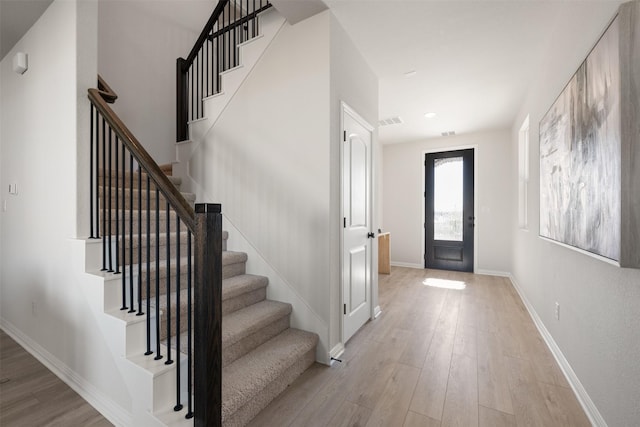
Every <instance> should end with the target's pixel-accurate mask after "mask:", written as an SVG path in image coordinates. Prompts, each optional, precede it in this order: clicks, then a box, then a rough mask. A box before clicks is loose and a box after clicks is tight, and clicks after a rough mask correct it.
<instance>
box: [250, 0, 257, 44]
mask: <svg viewBox="0 0 640 427" xmlns="http://www.w3.org/2000/svg"><path fill="white" fill-rule="evenodd" d="M255 11H256V0H253V12H255ZM251 26H252V27H253V35H252V37H255V36H256V18H255V17H254V18H253V19H252V20H251Z"/></svg>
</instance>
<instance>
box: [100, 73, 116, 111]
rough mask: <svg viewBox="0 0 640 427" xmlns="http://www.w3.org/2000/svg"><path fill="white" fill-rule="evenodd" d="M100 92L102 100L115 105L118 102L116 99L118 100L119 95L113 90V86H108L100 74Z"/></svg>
mask: <svg viewBox="0 0 640 427" xmlns="http://www.w3.org/2000/svg"><path fill="white" fill-rule="evenodd" d="M98 90H99V91H100V95H101V96H102V99H104V100H105V101H106V102H107V103H109V104H113V103H114V102H116V99H118V95H117V94H116V93H115V91H114V90H113V89H111V86H109V85H108V84H107V82H106V81H105V80H104V79H103V78H102V76H101V75H100V74H98Z"/></svg>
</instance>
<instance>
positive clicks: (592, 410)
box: [509, 275, 607, 427]
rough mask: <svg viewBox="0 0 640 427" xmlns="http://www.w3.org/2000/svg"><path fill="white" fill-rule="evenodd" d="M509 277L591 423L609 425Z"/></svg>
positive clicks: (518, 287) (605, 426)
mask: <svg viewBox="0 0 640 427" xmlns="http://www.w3.org/2000/svg"><path fill="white" fill-rule="evenodd" d="M509 279H510V280H511V283H512V284H513V287H514V288H515V290H516V291H517V292H518V295H520V299H521V300H522V302H523V303H524V305H525V307H526V308H527V311H528V312H529V315H530V316H531V319H533V323H534V324H535V325H536V327H537V328H538V331H539V332H540V335H542V338H543V339H544V341H545V342H546V343H547V347H549V350H550V351H551V354H553V357H554V358H555V359H556V362H558V365H560V369H561V370H562V372H563V373H564V376H565V378H566V379H567V382H568V383H569V385H570V386H571V388H572V389H573V392H574V393H575V394H576V397H577V398H578V401H579V402H580V405H582V409H584V412H585V413H586V415H587V417H588V418H589V421H591V424H592V425H594V426H595V427H607V423H606V421H605V420H604V418H602V415H601V414H600V411H598V408H597V407H596V405H595V404H594V403H593V400H591V397H589V394H588V393H587V390H585V388H584V386H583V385H582V383H581V382H580V380H579V379H578V376H577V375H576V373H575V372H574V371H573V368H571V365H570V364H569V361H568V360H567V359H566V358H565V357H564V354H562V351H561V350H560V347H558V344H556V342H555V340H554V339H553V337H552V336H551V334H550V333H549V331H548V330H547V328H546V327H545V326H544V323H542V319H540V316H538V313H537V312H536V310H535V309H534V308H533V306H532V305H531V304H530V303H529V300H528V299H527V297H526V296H525V294H524V292H522V289H521V288H520V286H519V285H518V282H517V280H516V279H515V277H513V275H509Z"/></svg>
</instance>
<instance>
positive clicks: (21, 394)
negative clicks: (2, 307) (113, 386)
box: [0, 330, 112, 427]
mask: <svg viewBox="0 0 640 427" xmlns="http://www.w3.org/2000/svg"><path fill="white" fill-rule="evenodd" d="M111 425H112V424H111V423H110V422H108V421H107V420H106V419H105V418H104V417H103V416H102V415H100V413H99V412H98V411H96V410H95V409H94V408H93V407H92V406H91V405H89V404H88V403H87V402H86V401H85V400H84V399H82V398H81V397H80V396H79V395H78V394H77V393H76V392H75V391H73V390H72V389H71V388H70V387H69V386H68V385H66V384H65V383H63V382H62V381H61V380H60V379H59V378H58V377H56V376H55V375H54V374H53V373H51V371H49V370H48V369H47V368H46V367H45V366H44V365H43V364H41V363H40V362H38V360H36V358H35V357H33V356H31V355H30V354H29V353H27V352H26V351H25V350H24V349H23V348H22V347H20V345H18V344H17V343H16V342H15V341H14V340H13V339H12V338H11V337H9V336H8V335H7V334H6V333H5V332H4V331H1V330H0V426H2V427H13V426H15V427H18V426H20V427H24V426H65V427H71V426H92V427H106V426H111Z"/></svg>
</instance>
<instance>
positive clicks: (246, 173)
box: [188, 11, 378, 362]
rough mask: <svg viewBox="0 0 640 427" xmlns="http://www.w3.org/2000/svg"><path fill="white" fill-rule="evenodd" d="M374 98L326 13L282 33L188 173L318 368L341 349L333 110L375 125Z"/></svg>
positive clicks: (336, 116) (366, 72)
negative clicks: (310, 338) (314, 336)
mask: <svg viewBox="0 0 640 427" xmlns="http://www.w3.org/2000/svg"><path fill="white" fill-rule="evenodd" d="M377 91H378V85H377V79H376V77H375V75H374V74H373V72H372V71H371V69H370V68H369V66H368V65H367V64H366V62H365V61H364V59H363V58H362V56H361V55H360V54H359V53H358V51H357V50H356V48H355V46H354V45H353V43H352V42H351V40H350V39H349V38H348V36H347V35H346V33H345V32H344V30H343V29H342V28H341V27H340V25H339V24H338V22H337V21H336V20H335V18H334V17H333V15H332V14H331V13H330V12H328V11H326V12H322V13H320V14H318V15H315V16H313V17H311V18H308V19H306V20H304V21H301V22H298V23H297V24H295V25H290V24H285V25H284V26H283V28H282V29H281V31H280V32H279V33H278V35H277V36H276V37H275V39H274V40H273V42H272V43H271V45H270V46H269V47H268V49H267V50H266V52H265V53H264V55H263V56H262V58H261V59H260V61H259V62H258V63H257V64H256V66H255V68H254V69H253V71H252V72H251V74H250V75H249V76H248V77H247V79H246V80H245V82H244V83H243V85H242V86H241V87H240V89H239V90H238V92H237V93H236V95H235V96H234V98H233V99H232V100H231V101H230V103H229V104H228V106H227V108H226V109H225V110H224V111H223V112H222V114H221V116H220V118H219V120H218V121H217V122H216V124H215V125H214V126H213V128H212V129H211V130H210V131H209V132H208V133H207V135H206V136H205V138H204V141H203V142H201V143H199V145H197V147H196V148H195V149H194V154H193V157H192V158H191V160H190V162H189V167H188V169H189V175H190V178H191V179H192V180H193V181H194V182H195V183H196V185H195V187H196V189H197V193H198V199H200V200H207V201H211V202H221V203H222V206H223V212H224V215H225V219H226V221H228V226H229V227H232V228H233V229H234V231H235V232H236V233H242V236H238V235H236V236H235V237H234V235H233V233H232V234H231V235H230V237H229V246H230V248H234V247H237V248H240V247H241V248H243V250H247V245H249V246H250V249H251V251H250V252H251V253H252V254H253V255H252V256H260V258H261V260H260V263H261V265H262V264H264V263H267V264H268V265H269V266H270V268H269V269H265V268H264V265H262V267H259V269H260V271H271V272H272V273H274V274H275V275H277V277H274V275H273V274H272V275H270V278H271V285H270V286H269V288H268V292H269V294H268V295H269V297H270V298H274V299H280V300H283V301H288V302H291V303H293V304H294V313H293V316H292V324H293V325H294V326H296V327H302V328H306V329H308V330H312V331H314V332H316V333H318V334H319V335H320V344H319V351H318V355H319V358H318V359H319V360H320V361H324V362H328V353H329V351H330V350H331V349H332V348H333V347H334V346H336V345H337V344H339V342H340V339H341V337H340V319H341V314H340V277H341V275H340V217H341V213H340V194H341V193H340V192H341V188H340V147H341V139H340V102H341V101H345V102H347V103H348V104H349V105H351V106H352V107H353V108H355V109H356V110H357V111H359V112H360V114H361V115H363V116H364V117H365V118H366V119H367V120H369V121H370V122H371V123H375V121H376V120H377V116H378V114H377V105H378V92H377ZM374 144H375V145H376V146H377V141H374ZM234 239H237V240H242V244H240V245H238V244H236V243H234ZM251 263H252V261H251V259H250V260H249V264H248V266H249V268H251ZM256 267H258V266H257V263H256ZM283 287H284V288H287V289H283ZM374 291H375V293H376V294H377V289H375V290H374ZM376 300H377V298H376ZM297 304H301V305H302V307H301V306H300V305H297ZM376 304H377V303H376ZM301 311H304V312H305V314H304V315H302V314H300V312H301Z"/></svg>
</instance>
